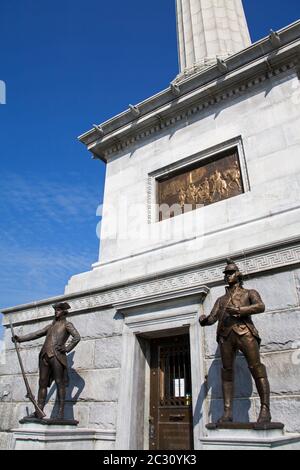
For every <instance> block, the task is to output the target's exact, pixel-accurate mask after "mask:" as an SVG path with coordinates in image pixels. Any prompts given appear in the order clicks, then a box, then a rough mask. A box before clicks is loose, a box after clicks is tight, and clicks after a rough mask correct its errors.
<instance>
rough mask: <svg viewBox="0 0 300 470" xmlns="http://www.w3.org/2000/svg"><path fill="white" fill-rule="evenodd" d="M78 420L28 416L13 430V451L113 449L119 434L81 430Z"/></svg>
mask: <svg viewBox="0 0 300 470" xmlns="http://www.w3.org/2000/svg"><path fill="white" fill-rule="evenodd" d="M77 425H78V421H75V420H55V419H37V418H32V417H31V418H30V417H28V418H27V417H26V418H23V419H22V420H21V421H20V426H19V428H17V429H13V430H12V431H13V441H12V449H14V450H113V449H114V447H115V440H116V432H115V430H107V429H104V430H102V429H88V428H79V427H78V426H77Z"/></svg>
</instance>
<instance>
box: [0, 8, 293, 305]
mask: <svg viewBox="0 0 300 470" xmlns="http://www.w3.org/2000/svg"><path fill="white" fill-rule="evenodd" d="M244 6H245V10H246V14H247V18H248V23H249V28H250V32H251V35H252V39H253V41H255V40H257V39H260V38H262V37H264V36H266V35H267V34H268V32H269V30H270V28H273V29H275V30H276V29H279V28H282V27H284V26H286V25H288V24H289V23H291V22H293V21H295V20H296V19H298V18H299V17H300V7H299V0H287V1H286V2H282V0H281V1H279V0H244ZM177 72H178V65H177V50H176V29H175V0H151V1H147V0H142V1H141V0H127V1H123V0H112V1H110V2H104V1H101V0H85V1H82V0H59V1H58V0H43V1H39V0H0V80H3V81H4V82H5V83H6V87H7V104H6V105H0V157H1V160H0V162H1V163H0V164H1V186H0V263H1V270H0V273H1V274H0V281H1V282H0V294H1V295H0V308H3V307H7V306H13V305H16V304H20V303H26V302H29V301H34V300H38V299H42V298H47V297H50V296H53V295H59V294H62V293H63V290H64V286H65V284H66V283H67V280H68V279H69V277H70V276H71V275H73V274H75V273H79V272H82V271H87V270H89V269H90V266H91V264H92V263H93V262H95V261H96V260H97V257H98V244H99V242H98V239H97V237H96V225H97V223H98V219H97V217H96V209H97V206H98V204H99V203H101V201H102V193H103V184H104V175H105V167H104V164H102V163H101V162H98V161H92V160H91V157H90V155H89V154H88V152H87V151H86V150H85V148H84V146H83V145H82V144H80V143H79V142H78V141H77V136H78V135H80V134H81V133H83V132H84V131H86V130H88V129H90V128H91V126H92V124H93V123H97V124H98V123H100V122H102V121H104V120H106V119H108V118H109V117H111V116H113V115H115V114H117V113H119V112H120V111H123V110H124V109H126V108H127V107H128V104H129V103H133V104H135V103H137V102H139V101H141V100H143V99H145V98H147V97H149V96H151V95H153V94H154V93H156V92H158V91H160V90H161V89H164V88H165V87H167V86H168V84H169V82H170V81H171V80H172V79H173V78H174V77H175V75H176V74H177Z"/></svg>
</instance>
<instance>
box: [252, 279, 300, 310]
mask: <svg viewBox="0 0 300 470" xmlns="http://www.w3.org/2000/svg"><path fill="white" fill-rule="evenodd" d="M245 288H246V289H255V290H257V291H258V292H259V293H260V295H261V298H262V300H263V302H264V303H265V305H266V311H271V310H282V309H287V308H291V307H296V306H298V305H299V299H298V296H297V290H296V283H295V278H294V273H293V271H285V272H279V273H273V274H271V275H267V276H262V277H257V278H254V279H251V281H246V282H245Z"/></svg>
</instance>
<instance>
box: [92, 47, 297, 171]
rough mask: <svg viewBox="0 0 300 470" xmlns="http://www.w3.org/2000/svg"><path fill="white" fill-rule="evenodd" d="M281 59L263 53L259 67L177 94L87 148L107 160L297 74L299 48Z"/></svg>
mask: <svg viewBox="0 0 300 470" xmlns="http://www.w3.org/2000/svg"><path fill="white" fill-rule="evenodd" d="M280 59H281V61H282V63H281V64H278V63H276V64H275V63H274V61H275V59H274V57H273V56H272V57H269V56H268V57H264V58H263V59H262V60H261V61H260V62H259V63H258V64H257V66H256V69H255V67H254V69H253V70H252V68H251V67H249V68H247V69H246V70H244V71H243V70H242V71H236V72H235V73H232V76H230V73H228V77H226V75H224V76H221V77H219V79H216V80H213V81H212V82H210V83H208V84H206V85H204V86H200V87H199V88H198V89H196V90H194V91H193V92H192V93H188V94H187V95H186V96H179V97H177V98H176V99H175V100H174V101H173V102H172V103H171V102H170V103H169V104H168V105H167V106H165V110H164V111H160V110H157V111H155V112H154V113H152V115H151V117H149V119H148V118H147V117H146V116H143V117H142V118H141V121H140V122H139V121H138V120H137V121H135V122H134V123H131V125H129V127H128V126H127V127H126V129H123V130H122V129H120V130H118V131H116V133H115V135H111V136H106V138H103V139H100V140H98V141H96V142H94V143H93V144H91V145H88V149H89V150H90V151H91V152H92V153H93V155H94V158H100V159H102V160H103V161H105V162H108V161H109V159H110V158H111V157H113V156H115V155H116V154H118V153H120V152H123V151H124V150H126V149H129V148H130V147H132V146H134V145H138V144H140V141H142V140H144V139H147V138H149V137H151V136H154V135H155V134H157V133H160V132H161V131H163V130H165V129H168V128H171V127H172V126H175V125H178V123H180V122H184V123H185V124H188V123H189V119H190V118H191V117H195V116H197V115H199V118H200V117H201V116H200V114H201V113H202V112H203V111H207V110H208V109H209V108H211V107H213V106H215V105H218V104H220V103H222V102H225V101H227V100H229V99H231V100H234V99H235V98H239V97H241V96H245V95H246V94H247V93H249V91H253V90H255V89H256V88H258V87H259V86H261V85H262V84H263V83H264V82H266V81H268V80H270V79H272V78H274V77H275V78H276V77H278V76H281V75H283V74H285V75H286V76H289V75H290V74H291V72H292V73H293V74H297V67H299V64H300V59H299V50H298V49H297V52H296V53H295V52H294V57H293V58H291V57H288V58H280V57H278V58H276V60H280ZM105 139H106V140H107V142H106V140H105ZM99 152H100V153H99Z"/></svg>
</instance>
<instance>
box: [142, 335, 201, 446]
mask: <svg viewBox="0 0 300 470" xmlns="http://www.w3.org/2000/svg"><path fill="white" fill-rule="evenodd" d="M149 438H150V447H149V448H150V450H192V449H193V414H192V387H191V361H190V345H189V335H180V336H172V337H169V338H159V339H153V340H151V381H150V417H149Z"/></svg>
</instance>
